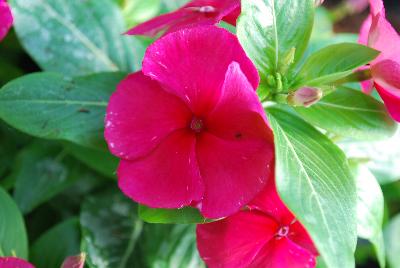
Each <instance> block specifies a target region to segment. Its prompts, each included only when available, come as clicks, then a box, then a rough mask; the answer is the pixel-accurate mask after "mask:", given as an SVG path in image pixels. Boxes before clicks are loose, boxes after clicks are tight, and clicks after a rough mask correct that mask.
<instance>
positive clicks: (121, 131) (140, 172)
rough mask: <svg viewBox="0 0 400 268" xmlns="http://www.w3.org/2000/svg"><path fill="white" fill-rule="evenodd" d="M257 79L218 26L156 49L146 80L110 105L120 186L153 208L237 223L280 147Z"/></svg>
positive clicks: (128, 83)
mask: <svg viewBox="0 0 400 268" xmlns="http://www.w3.org/2000/svg"><path fill="white" fill-rule="evenodd" d="M258 83H259V76H258V73H257V70H256V69H255V67H254V65H253V63H252V62H251V61H250V59H249V58H248V57H247V56H246V54H245V52H244V51H243V49H242V47H241V46H240V44H239V42H238V40H237V38H236V37H235V36H234V35H233V34H231V33H229V32H228V31H226V30H224V29H221V28H217V27H214V26H202V27H196V28H191V29H185V30H181V31H178V32H174V33H171V34H169V35H166V36H165V37H163V38H161V39H159V40H158V41H156V42H155V43H154V44H153V45H151V46H150V47H149V48H148V50H147V52H146V54H145V57H144V61H143V73H141V72H139V73H134V74H132V75H130V76H128V77H127V78H126V79H125V80H124V81H122V82H121V83H120V84H119V86H118V88H117V91H116V92H115V93H114V94H113V95H112V96H111V99H110V102H109V106H108V109H107V115H106V129H105V138H106V140H107V142H108V145H109V148H110V150H111V152H112V153H113V154H115V155H116V156H118V157H119V158H121V162H120V165H119V167H118V172H117V175H118V179H119V186H120V188H121V189H122V191H123V192H124V193H125V194H126V195H127V196H129V197H130V198H132V199H133V200H135V201H137V202H139V203H142V204H145V205H148V206H150V207H156V208H180V207H183V206H188V205H192V206H196V207H198V208H199V209H200V211H201V213H202V214H203V215H204V216H205V217H208V218H220V217H224V216H227V215H229V214H233V213H234V212H236V211H237V210H239V209H240V208H241V207H242V206H243V205H245V204H247V202H249V201H250V200H251V199H253V198H254V196H255V195H256V194H257V193H258V192H260V191H261V190H262V188H263V186H264V185H265V183H266V181H267V178H268V176H269V173H270V172H271V170H270V169H271V166H272V161H273V153H274V152H273V137H272V132H271V130H270V128H269V126H268V124H267V121H266V118H265V115H264V111H263V108H262V106H261V103H260V102H259V100H258V98H257V95H256V93H255V89H256V88H257V85H258Z"/></svg>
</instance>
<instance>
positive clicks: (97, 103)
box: [0, 99, 108, 107]
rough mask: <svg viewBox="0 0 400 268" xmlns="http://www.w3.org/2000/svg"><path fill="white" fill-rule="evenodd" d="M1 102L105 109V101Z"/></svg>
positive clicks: (19, 100) (20, 100)
mask: <svg viewBox="0 0 400 268" xmlns="http://www.w3.org/2000/svg"><path fill="white" fill-rule="evenodd" d="M1 102H26V103H30V104H48V105H80V106H95V107H107V105H108V103H107V102H106V101H78V100H76V101H75V100H32V99H31V100H22V99H18V100H0V103H1Z"/></svg>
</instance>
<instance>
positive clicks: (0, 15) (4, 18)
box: [0, 0, 14, 41]
mask: <svg viewBox="0 0 400 268" xmlns="http://www.w3.org/2000/svg"><path fill="white" fill-rule="evenodd" d="M13 20H14V19H13V16H12V13H11V9H10V7H9V6H8V4H7V1H5V0H0V41H1V40H3V39H4V37H5V36H6V35H7V33H8V31H9V30H10V28H11V26H12V24H13Z"/></svg>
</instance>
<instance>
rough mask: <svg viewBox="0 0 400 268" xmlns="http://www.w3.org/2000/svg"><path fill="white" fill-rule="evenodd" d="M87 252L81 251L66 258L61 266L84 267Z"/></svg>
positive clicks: (64, 267)
mask: <svg viewBox="0 0 400 268" xmlns="http://www.w3.org/2000/svg"><path fill="white" fill-rule="evenodd" d="M85 260H86V254H85V253H81V254H79V255H76V256H71V257H68V258H66V259H65V260H64V262H63V263H62V265H61V268H83V266H84V265H85Z"/></svg>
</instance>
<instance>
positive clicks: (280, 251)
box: [248, 238, 316, 268]
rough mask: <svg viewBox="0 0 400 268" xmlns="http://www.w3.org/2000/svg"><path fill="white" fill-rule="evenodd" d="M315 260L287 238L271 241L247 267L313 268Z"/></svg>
mask: <svg viewBox="0 0 400 268" xmlns="http://www.w3.org/2000/svg"><path fill="white" fill-rule="evenodd" d="M315 266H316V258H315V256H314V255H313V254H311V253H310V252H308V251H307V250H305V249H303V248H301V247H300V246H298V245H296V244H295V243H293V242H292V241H290V240H289V239H287V238H280V239H278V238H275V239H272V240H271V241H270V242H269V243H268V244H267V245H266V246H265V247H264V248H263V249H262V250H261V251H260V252H259V253H258V254H257V257H256V258H255V260H254V261H253V262H252V263H251V264H250V265H249V266H248V267H252V268H256V267H268V268H282V267H290V268H313V267H315Z"/></svg>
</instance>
